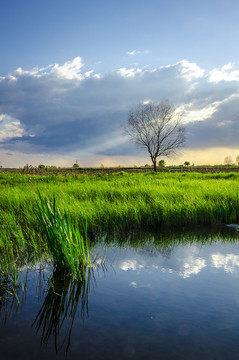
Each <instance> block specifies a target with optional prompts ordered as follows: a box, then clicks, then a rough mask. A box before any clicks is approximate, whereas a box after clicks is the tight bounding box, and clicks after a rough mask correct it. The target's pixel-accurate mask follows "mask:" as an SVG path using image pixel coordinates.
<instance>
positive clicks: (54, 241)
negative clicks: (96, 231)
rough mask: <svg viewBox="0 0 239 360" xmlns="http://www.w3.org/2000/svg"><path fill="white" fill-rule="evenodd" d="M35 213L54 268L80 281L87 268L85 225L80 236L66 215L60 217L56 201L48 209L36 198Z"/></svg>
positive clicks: (88, 258) (87, 249) (43, 200)
mask: <svg viewBox="0 0 239 360" xmlns="http://www.w3.org/2000/svg"><path fill="white" fill-rule="evenodd" d="M34 212H35V214H36V216H37V219H38V220H39V223H40V224H41V228H42V230H43V231H44V234H45V236H46V240H47V245H48V248H49V251H50V253H51V255H52V258H53V264H54V266H55V267H57V268H58V269H60V270H63V271H66V272H70V273H72V275H73V276H74V278H76V279H79V280H82V278H84V277H85V269H86V266H90V255H89V245H88V240H87V222H83V221H82V224H81V232H80V230H79V228H78V226H77V224H76V222H75V221H74V220H72V219H71V217H70V215H69V214H68V213H67V212H66V211H65V212H64V213H63V214H62V213H61V211H60V209H59V208H58V207H56V200H55V197H54V198H53V204H52V205H51V204H50V202H49V200H48V199H47V198H43V197H42V196H41V195H39V200H38V201H36V205H35V208H34Z"/></svg>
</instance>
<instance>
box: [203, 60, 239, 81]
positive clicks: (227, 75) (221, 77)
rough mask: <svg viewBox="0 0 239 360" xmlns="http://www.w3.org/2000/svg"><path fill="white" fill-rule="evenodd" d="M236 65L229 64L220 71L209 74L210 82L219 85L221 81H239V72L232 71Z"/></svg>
mask: <svg viewBox="0 0 239 360" xmlns="http://www.w3.org/2000/svg"><path fill="white" fill-rule="evenodd" d="M233 67H234V64H233V63H231V62H229V63H228V64H226V65H224V66H222V67H221V68H220V69H213V70H212V71H210V73H209V82H212V83H219V82H221V81H239V70H232V69H233Z"/></svg>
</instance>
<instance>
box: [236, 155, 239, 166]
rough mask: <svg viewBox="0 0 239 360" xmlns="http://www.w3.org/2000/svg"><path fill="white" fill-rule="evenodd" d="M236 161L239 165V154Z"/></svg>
mask: <svg viewBox="0 0 239 360" xmlns="http://www.w3.org/2000/svg"><path fill="white" fill-rule="evenodd" d="M236 163H237V165H239V155H237V157H236Z"/></svg>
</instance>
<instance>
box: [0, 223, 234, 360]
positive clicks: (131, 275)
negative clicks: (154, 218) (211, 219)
mask: <svg viewBox="0 0 239 360" xmlns="http://www.w3.org/2000/svg"><path fill="white" fill-rule="evenodd" d="M125 237H126V238H123V237H112V238H110V237H107V238H105V239H101V240H100V241H99V242H97V243H96V244H95V245H94V250H93V251H94V254H96V258H95V261H94V266H93V267H92V268H91V269H89V270H88V271H87V277H86V281H85V282H82V283H79V282H78V283H77V282H76V281H74V280H73V279H72V278H71V277H69V276H63V275H62V274H59V273H58V272H57V271H55V272H53V270H52V269H51V267H50V266H49V264H47V263H45V264H44V263H41V264H40V263H39V264H37V265H36V267H35V268H34V269H27V268H25V269H23V270H22V282H23V283H24V284H25V291H22V290H21V286H19V289H18V297H19V303H18V302H17V300H16V298H15V297H12V296H10V295H9V297H8V298H7V299H5V300H2V301H1V302H0V321H1V322H0V353H1V359H4V360H8V359H14V360H15V359H24V360H27V359H34V360H37V359H54V358H56V359H65V358H67V359H79V358H82V359H114V360H115V359H177V360H178V359H183V360H186V359H190V360H192V359H200V360H201V359H204V360H205V359H210V360H212V359H217V360H218V359H238V351H239V342H238V339H239V243H238V242H237V240H238V238H239V234H238V233H236V232H235V231H234V229H225V228H223V229H219V230H218V229H217V230H216V231H212V230H209V231H208V230H206V231H204V230H203V231H196V230H195V231H186V230H183V231H181V232H180V233H172V234H171V233H167V232H165V233H162V232H158V233H154V234H142V233H141V234H131V235H127V236H125Z"/></svg>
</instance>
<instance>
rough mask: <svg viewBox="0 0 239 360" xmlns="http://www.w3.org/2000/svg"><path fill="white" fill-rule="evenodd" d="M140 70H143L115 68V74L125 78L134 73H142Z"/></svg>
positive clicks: (132, 76) (134, 74)
mask: <svg viewBox="0 0 239 360" xmlns="http://www.w3.org/2000/svg"><path fill="white" fill-rule="evenodd" d="M142 72H143V70H142V69H135V68H131V69H126V68H125V67H123V68H120V69H118V70H117V74H118V75H120V76H122V77H125V78H134V77H135V76H136V75H138V74H142Z"/></svg>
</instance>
